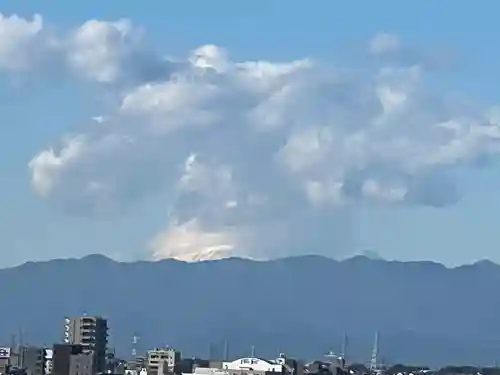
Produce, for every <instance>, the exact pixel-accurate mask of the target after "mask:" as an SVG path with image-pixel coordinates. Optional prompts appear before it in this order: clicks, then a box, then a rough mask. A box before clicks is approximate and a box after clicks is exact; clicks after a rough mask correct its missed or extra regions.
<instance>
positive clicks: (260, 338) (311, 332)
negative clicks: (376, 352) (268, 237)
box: [0, 255, 500, 364]
mask: <svg viewBox="0 0 500 375" xmlns="http://www.w3.org/2000/svg"><path fill="white" fill-rule="evenodd" d="M0 283H2V285H4V291H3V292H2V294H1V296H2V300H3V302H4V303H3V304H2V306H3V309H2V310H1V313H0V317H1V320H0V332H1V335H0V338H2V339H3V340H4V341H5V342H6V343H8V342H10V335H11V334H13V333H17V331H18V327H19V328H21V327H23V336H24V338H25V340H28V341H30V342H33V343H40V342H51V341H54V340H58V339H59V337H60V335H61V333H62V331H61V322H62V318H63V316H64V315H72V314H82V313H84V312H86V313H88V314H103V315H106V316H107V317H108V318H109V319H110V325H111V328H112V332H111V334H112V336H113V340H114V344H115V345H116V347H117V348H118V350H119V351H120V352H121V353H122V354H126V353H128V352H129V350H130V341H131V337H132V334H133V332H134V331H138V332H140V334H141V336H142V341H141V346H142V347H143V348H146V347H148V346H154V345H162V344H170V345H174V346H178V347H180V348H181V349H183V350H184V351H185V352H187V353H189V354H206V353H207V352H208V346H209V344H210V343H213V344H215V345H216V346H217V345H218V348H219V349H220V348H221V345H222V341H223V340H224V338H228V339H229V342H230V352H231V353H232V354H233V355H237V354H243V353H244V352H245V351H249V348H250V346H251V345H252V344H253V345H256V347H257V351H258V352H259V353H262V354H263V355H274V354H275V353H276V351H277V350H278V349H280V350H286V351H288V352H290V353H291V354H297V355H302V356H305V357H311V356H318V355H319V354H320V353H322V352H324V351H326V350H328V349H330V348H333V349H337V348H339V346H340V342H341V337H342V335H343V332H344V331H347V332H349V335H350V353H351V355H353V356H355V357H356V358H357V359H366V360H368V358H369V356H370V347H371V345H372V341H373V336H374V332H375V330H376V329H378V330H379V331H380V332H381V352H382V356H383V357H385V358H387V359H388V360H393V361H403V360H406V361H412V362H422V361H423V360H424V359H428V361H427V362H430V363H442V362H449V361H452V360H453V361H455V362H470V363H479V362H480V363H485V364H491V363H493V361H494V360H495V357H496V358H499V357H500V340H498V339H497V338H500V324H499V323H500V300H499V299H498V298H496V294H497V290H499V289H500V288H499V287H500V267H499V266H497V265H495V264H493V263H490V262H479V263H477V264H475V265H472V266H464V267H459V268H454V269H447V268H445V267H444V266H442V265H439V264H435V263H430V262H409V263H402V262H387V261H383V260H372V259H368V258H366V257H355V258H352V259H349V260H345V261H342V262H337V261H334V260H330V259H326V258H322V257H315V256H305V257H296V258H288V259H282V260H276V261H269V262H254V261H250V260H243V259H225V260H219V261H210V262H200V263H183V262H179V261H174V260H166V261H161V262H156V263H150V262H136V263H117V262H114V261H112V260H110V259H107V258H105V257H103V256H98V255H94V256H89V257H85V258H83V259H80V260H54V261H49V262H41V263H27V264H25V265H22V266H19V267H16V268H10V269H4V270H0Z"/></svg>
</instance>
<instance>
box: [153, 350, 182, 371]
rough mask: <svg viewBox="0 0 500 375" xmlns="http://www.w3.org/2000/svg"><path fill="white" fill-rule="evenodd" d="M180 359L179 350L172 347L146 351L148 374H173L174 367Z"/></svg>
mask: <svg viewBox="0 0 500 375" xmlns="http://www.w3.org/2000/svg"><path fill="white" fill-rule="evenodd" d="M180 360H181V352H179V351H177V350H175V349H173V348H155V349H153V350H149V351H148V359H147V372H148V375H164V374H173V373H174V368H175V366H176V364H177V363H179V361H180Z"/></svg>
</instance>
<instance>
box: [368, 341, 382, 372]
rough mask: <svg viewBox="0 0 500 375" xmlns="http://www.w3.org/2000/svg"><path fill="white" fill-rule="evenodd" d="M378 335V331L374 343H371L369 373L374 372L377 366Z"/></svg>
mask: <svg viewBox="0 0 500 375" xmlns="http://www.w3.org/2000/svg"><path fill="white" fill-rule="evenodd" d="M379 340H380V337H379V333H378V331H377V332H375V342H374V343H373V351H372V358H371V362H370V371H371V372H374V371H375V370H376V369H377V364H378V362H377V361H378V345H379Z"/></svg>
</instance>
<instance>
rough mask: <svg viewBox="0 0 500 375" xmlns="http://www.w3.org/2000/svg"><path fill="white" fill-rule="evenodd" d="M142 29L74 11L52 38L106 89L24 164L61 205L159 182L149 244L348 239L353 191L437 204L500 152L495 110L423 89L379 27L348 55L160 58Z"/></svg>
mask: <svg viewBox="0 0 500 375" xmlns="http://www.w3.org/2000/svg"><path fill="white" fill-rule="evenodd" d="M0 30H1V23H0ZM142 40H143V39H142V34H141V33H138V34H137V33H135V31H134V28H133V27H132V26H131V24H130V23H129V22H128V21H119V22H112V23H106V22H101V21H89V22H87V23H86V24H85V25H83V26H82V27H81V28H79V29H77V30H76V31H75V32H73V33H72V34H71V36H70V37H69V38H65V39H64V40H63V42H62V43H60V44H59V45H60V46H62V47H60V51H59V52H58V53H60V54H61V56H64V58H65V61H66V63H67V66H68V69H69V70H70V71H72V72H77V73H78V74H80V76H81V77H82V78H85V79H91V80H93V81H95V82H97V83H100V84H105V85H109V84H110V83H113V84H115V83H117V85H116V86H115V88H114V89H115V90H117V92H118V93H119V95H120V101H119V103H118V104H117V106H116V107H115V108H110V109H109V113H105V114H103V117H102V118H99V123H97V124H96V123H94V124H92V125H90V124H89V126H88V127H87V128H86V131H84V132H83V133H82V134H77V135H70V136H68V135H65V136H63V137H62V139H61V140H60V141H58V142H55V144H54V147H53V148H50V149H46V150H42V151H40V153H38V154H37V155H35V156H34V157H33V159H32V160H31V162H30V164H29V169H30V172H31V177H32V184H33V188H34V189H35V191H36V192H37V193H38V194H39V195H40V196H41V197H43V198H46V199H48V200H49V201H51V202H52V203H53V204H55V206H58V207H60V208H63V209H66V210H69V211H70V212H72V213H75V214H85V215H116V214H120V213H123V212H125V210H127V209H131V208H133V205H134V203H135V202H138V201H140V200H141V199H143V198H144V197H145V196H148V195H162V196H163V197H167V201H168V205H167V207H165V216H166V225H165V229H164V230H163V231H161V232H160V233H157V234H156V235H154V236H152V239H151V240H150V241H149V242H148V244H149V246H151V248H152V256H153V257H155V258H163V257H169V256H173V255H176V256H180V255H182V256H184V257H185V258H189V259H192V258H197V257H200V256H211V255H213V254H219V255H220V254H221V253H222V254H229V253H230V254H235V255H245V256H253V257H259V258H262V257H264V258H265V257H273V256H282V255H287V254H296V253H304V252H326V253H328V252H335V251H336V252H337V253H338V252H345V251H349V250H350V249H352V246H353V243H352V240H353V238H355V234H352V235H351V232H352V231H353V230H354V229H355V225H354V226H353V223H352V220H353V219H352V215H353V211H352V207H353V206H354V205H360V204H389V205H400V204H411V205H415V204H421V205H430V206H434V207H441V206H445V205H449V204H452V203H454V202H455V201H456V200H457V199H459V197H460V189H459V187H458V186H456V184H455V181H454V179H453V176H454V174H455V173H457V171H460V170H461V168H462V167H463V166H471V165H476V164H477V162H478V161H481V160H484V159H490V158H492V157H494V156H496V155H497V154H498V152H499V151H500V147H499V146H500V142H499V138H500V127H499V123H498V116H497V115H496V113H497V112H496V111H495V110H493V109H484V110H477V109H476V108H474V107H473V106H470V105H466V104H465V102H464V101H463V100H458V99H457V98H454V97H452V96H451V95H448V94H447V93H446V92H442V91H436V89H435V87H436V85H434V84H433V83H434V81H433V80H436V79H439V77H438V76H436V74H435V72H434V75H433V76H432V77H428V76H427V70H426V67H427V66H428V64H427V63H428V61H422V63H421V64H420V63H419V61H416V59H415V58H414V57H415V56H419V54H413V55H412V58H411V59H404V58H401V56H400V55H398V53H397V52H398V50H400V49H401V48H402V47H401V42H400V41H399V40H398V39H397V38H396V37H394V36H391V35H387V34H383V35H379V36H377V37H376V38H375V39H373V40H372V41H371V43H370V44H368V45H367V54H366V55H365V56H364V59H363V60H362V61H360V63H359V64H358V65H357V66H335V65H332V64H329V63H326V62H325V63H322V62H319V61H316V60H314V59H311V58H305V59H302V60H297V61H285V62H273V61H266V60H253V61H236V60H234V59H232V58H231V57H230V54H229V52H228V51H226V50H224V49H223V48H221V47H217V46H213V45H206V46H202V47H200V48H197V49H195V50H194V51H192V52H190V53H188V54H187V56H185V57H184V58H180V59H177V60H172V59H165V58H163V57H162V55H161V54H159V53H154V52H152V50H150V49H147V48H145V47H144V45H143V42H142ZM11 49H12V47H10V49H9V51H10V50H11ZM370 54H371V55H370ZM369 56H372V57H373V59H371V60H370V62H369V63H366V59H368V57H369ZM0 61H2V60H1V57H0ZM429 82H430V83H429Z"/></svg>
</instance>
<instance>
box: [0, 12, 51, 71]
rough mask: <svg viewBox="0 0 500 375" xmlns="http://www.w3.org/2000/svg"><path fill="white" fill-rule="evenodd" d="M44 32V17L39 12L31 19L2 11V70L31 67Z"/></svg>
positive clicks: (0, 31) (0, 20)
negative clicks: (9, 14)
mask: <svg viewBox="0 0 500 375" xmlns="http://www.w3.org/2000/svg"><path fill="white" fill-rule="evenodd" d="M42 34H43V19H42V16H40V15H39V14H35V15H34V16H33V17H32V18H31V19H24V18H21V17H18V16H17V15H11V16H6V15H3V14H2V13H0V70H8V71H25V70H26V69H29V68H30V67H31V64H32V63H33V60H35V59H36V58H37V56H36V51H38V49H39V46H38V42H40V41H41V39H42ZM46 42H47V41H43V43H46Z"/></svg>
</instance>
